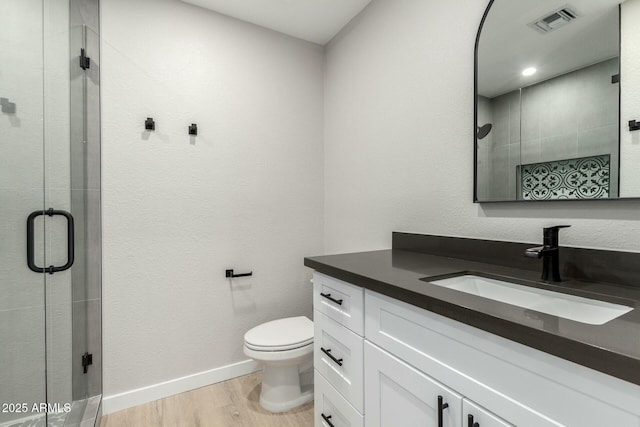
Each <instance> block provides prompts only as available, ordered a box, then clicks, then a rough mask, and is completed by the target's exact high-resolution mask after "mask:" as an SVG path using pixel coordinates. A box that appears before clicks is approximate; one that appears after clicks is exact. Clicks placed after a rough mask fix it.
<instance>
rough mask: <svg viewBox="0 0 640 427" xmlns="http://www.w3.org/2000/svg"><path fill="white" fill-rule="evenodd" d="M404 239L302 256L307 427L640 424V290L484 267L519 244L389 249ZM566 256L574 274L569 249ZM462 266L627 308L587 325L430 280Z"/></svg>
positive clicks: (430, 241)
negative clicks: (310, 397)
mask: <svg viewBox="0 0 640 427" xmlns="http://www.w3.org/2000/svg"><path fill="white" fill-rule="evenodd" d="M406 237H407V236H406V235H404V236H403V234H402V233H400V234H398V233H394V249H392V250H384V251H374V252H362V253H355V254H344V255H330V256H321V257H311V258H306V259H305V265H306V266H308V267H310V268H313V269H314V270H315V272H314V275H313V288H314V291H313V304H314V323H315V336H314V366H315V423H316V425H324V426H328V427H331V426H334V427H342V426H364V425H366V426H403V427H404V426H414V425H415V426H430V425H433V426H447V427H453V426H465V427H467V426H468V427H492V426H511V425H517V426H533V427H542V426H598V427H599V426H619V427H626V426H629V427H632V426H633V427H638V426H640V310H637V307H638V306H640V303H639V302H638V301H640V288H639V287H634V286H625V285H618V284H607V283H604V282H602V281H591V282H587V281H579V280H575V279H569V280H567V281H565V282H562V283H561V284H559V285H545V284H543V283H541V282H539V274H540V273H539V271H537V270H535V267H536V264H535V262H534V263H533V264H531V261H529V260H528V261H524V262H523V263H522V264H521V265H515V266H513V265H511V264H512V263H511V261H512V260H515V259H517V258H512V259H509V257H508V256H507V257H506V258H507V259H504V258H505V257H501V258H500V261H498V262H494V263H491V262H487V260H491V259H492V258H493V257H495V256H496V255H497V254H498V253H499V252H500V251H506V252H514V251H513V246H509V245H520V244H508V243H503V242H487V241H474V240H473V239H454V240H449V239H450V238H442V237H436V236H419V237H416V239H418V240H420V241H421V243H420V244H416V242H415V241H413V242H412V243H411V244H408V245H406V244H405V245H402V244H396V242H398V241H401V240H403V239H404V238H406ZM409 237H410V240H411V238H412V237H411V236H409ZM404 240H405V242H404V243H406V239H404ZM425 242H426V244H424V245H423V243H425ZM496 245H497V246H496ZM502 245H506V246H502ZM525 246H526V245H525ZM454 247H455V249H452V248H454ZM482 248H484V250H481V251H479V252H478V251H476V249H482ZM496 248H497V249H496ZM563 250H565V251H566V252H567V256H566V258H567V259H568V260H567V262H565V264H563V270H564V271H565V272H566V271H568V270H569V271H571V268H574V269H575V265H573V264H571V265H570V263H569V261H571V262H573V261H575V256H576V255H575V253H573V252H572V251H575V249H573V248H567V249H563ZM437 252H441V254H440V255H434V253H437ZM596 255H600V254H597V253H595V252H589V253H587V254H586V255H585V254H581V255H580V256H587V257H589V256H596ZM454 256H457V257H454ZM520 256H521V257H522V258H524V256H523V255H520ZM622 258H624V257H622ZM527 262H529V263H530V264H526V263H527ZM500 264H503V265H500ZM504 264H507V265H504ZM592 264H593V263H592ZM523 266H525V267H528V268H522V267H523ZM617 267H620V266H619V265H618V266H616V268H617ZM596 270H597V268H595V269H594V270H589V271H586V272H585V271H582V270H581V273H580V274H590V275H592V276H598V274H599V273H598V272H597V271H596ZM576 271H577V270H576ZM462 272H475V273H480V274H489V275H492V276H494V277H502V278H505V279H506V281H508V282H512V281H515V282H520V283H522V284H529V285H531V286H532V287H533V288H536V289H546V290H552V291H554V292H559V294H560V296H562V295H563V294H569V295H571V297H578V298H589V299H592V300H597V301H604V302H605V304H613V305H614V306H625V307H631V308H632V309H631V310H626V311H625V312H624V313H622V312H621V314H618V315H615V318H613V319H612V320H608V321H603V320H596V321H595V323H601V322H603V323H602V324H593V322H592V323H585V322H583V321H577V320H570V319H567V318H564V317H561V316H556V315H553V314H546V313H543V312H539V311H536V310H534V309H531V308H524V307H519V306H517V305H512V304H507V303H504V302H499V301H496V300H494V299H492V297H491V296H490V295H488V294H487V295H485V296H478V295H473V294H470V293H468V292H464V291H460V290H456V289H452V288H447V287H444V286H438V285H435V284H432V283H431V282H430V280H431V279H430V278H434V279H433V280H435V279H438V278H441V277H458V276H460V274H459V273H462ZM576 274H579V273H576ZM636 277H637V276H636ZM421 279H422V280H421ZM560 314H562V313H560ZM587 320H588V319H587ZM588 321H590V320H588Z"/></svg>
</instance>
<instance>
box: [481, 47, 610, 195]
mask: <svg viewBox="0 0 640 427" xmlns="http://www.w3.org/2000/svg"><path fill="white" fill-rule="evenodd" d="M614 74H618V58H613V59H610V60H607V61H604V62H600V63H598V64H595V65H592V66H590V67H585V68H582V69H580V70H577V71H574V72H572V73H568V74H564V75H562V76H559V77H556V78H554V79H551V80H547V81H545V82H542V83H540V84H536V85H533V86H529V87H526V88H523V89H522V90H521V91H520V90H516V91H513V92H509V93H507V94H504V95H501V96H498V97H496V98H493V99H491V100H490V105H491V108H490V110H491V114H492V118H493V129H492V131H491V134H490V135H492V140H491V141H490V143H491V145H490V148H489V154H488V158H489V171H490V172H489V174H488V177H487V181H488V187H489V189H488V190H485V193H487V195H488V199H491V200H514V199H516V187H517V186H516V166H517V165H519V164H529V163H537V162H546V161H552V160H563V159H572V158H577V157H587V156H595V155H601V154H609V155H610V156H611V189H610V194H611V196H612V197H616V196H617V195H618V169H619V167H618V158H619V156H618V102H619V101H618V84H612V83H611V76H612V75H614ZM479 110H480V108H479ZM479 116H480V113H479ZM483 141H484V140H483ZM487 145H488V144H487Z"/></svg>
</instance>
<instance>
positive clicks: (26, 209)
mask: <svg viewBox="0 0 640 427" xmlns="http://www.w3.org/2000/svg"><path fill="white" fill-rule="evenodd" d="M42 22H43V8H42V1H41V0H0V106H1V111H0V426H5V425H12V424H14V423H16V421H17V420H21V419H27V418H28V419H31V420H34V419H42V420H43V422H44V419H45V417H46V410H45V411H43V412H34V411H33V409H34V406H33V405H34V404H35V405H36V407H37V408H39V406H38V405H39V404H41V403H46V402H47V389H46V370H45V367H46V364H45V360H46V338H45V333H46V326H45V325H46V321H45V306H46V304H45V280H46V279H45V275H44V274H37V273H34V272H33V271H31V270H30V269H29V268H28V266H27V263H26V255H27V240H26V228H27V227H26V221H27V217H28V216H29V214H31V213H32V212H35V211H40V212H42V211H43V210H44V209H45V193H44V180H45V168H44V154H45V152H44V101H43V93H44V79H43V76H44V58H43V24H42ZM33 231H34V233H33V239H34V240H33V248H34V249H33V260H34V262H35V263H36V264H37V265H44V262H45V253H44V251H45V241H44V239H45V229H44V221H43V217H42V216H38V218H36V219H35V221H34V228H33Z"/></svg>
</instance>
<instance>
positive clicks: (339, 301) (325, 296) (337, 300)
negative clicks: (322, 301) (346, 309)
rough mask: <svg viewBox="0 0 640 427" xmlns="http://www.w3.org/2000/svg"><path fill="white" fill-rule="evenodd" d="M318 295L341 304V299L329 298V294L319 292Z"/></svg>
mask: <svg viewBox="0 0 640 427" xmlns="http://www.w3.org/2000/svg"><path fill="white" fill-rule="evenodd" d="M320 296H321V297H324V298H326V299H328V300H329V301H332V302H335V303H336V304H338V305H342V300H341V299H335V298H331V294H323V293H322V292H320Z"/></svg>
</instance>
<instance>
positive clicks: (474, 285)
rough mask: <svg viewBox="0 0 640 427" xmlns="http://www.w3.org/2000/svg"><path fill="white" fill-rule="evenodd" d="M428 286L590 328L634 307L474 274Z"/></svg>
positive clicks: (434, 282)
mask: <svg viewBox="0 0 640 427" xmlns="http://www.w3.org/2000/svg"><path fill="white" fill-rule="evenodd" d="M429 283H433V284H434V285H438V286H442V287H445V288H449V289H455V290H458V291H461V292H466V293H468V294H472V295H477V296H480V297H483V298H489V299H492V300H494V301H500V302H504V303H507V304H511V305H516V306H518V307H523V308H528V309H531V310H535V311H539V312H542V313H546V314H551V315H553V316H557V317H563V318H565V319H570V320H575V321H576V322H582V323H588V324H591V325H602V324H603V323H606V322H608V321H610V320H613V319H615V318H616V317H618V316H622V315H623V314H625V313H628V312H630V311H631V310H633V307H628V306H626V305H620V304H613V303H610V302H604V301H599V300H594V299H589V298H583V297H577V296H574V295H567V294H562V293H558V292H552V291H547V290H545V289H538V288H532V287H529V286H523V285H516V284H515V283H510V282H503V281H502V280H495V279H489V278H486V277H480V276H474V275H471V274H467V275H462V276H456V277H451V278H448V279H442V280H436V281H433V282H429Z"/></svg>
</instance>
